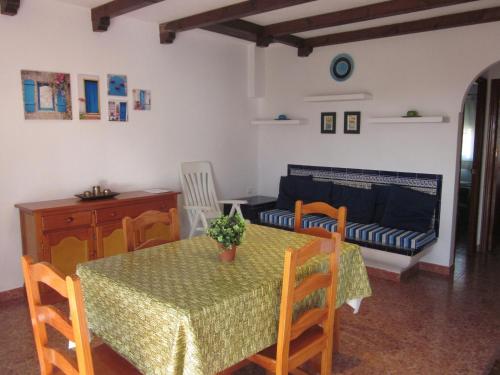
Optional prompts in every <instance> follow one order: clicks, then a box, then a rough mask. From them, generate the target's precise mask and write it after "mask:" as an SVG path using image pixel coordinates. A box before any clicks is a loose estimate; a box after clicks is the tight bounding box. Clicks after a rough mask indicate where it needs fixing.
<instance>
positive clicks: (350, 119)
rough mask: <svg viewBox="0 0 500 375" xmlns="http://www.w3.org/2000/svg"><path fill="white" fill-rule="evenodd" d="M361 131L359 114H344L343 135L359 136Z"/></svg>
mask: <svg viewBox="0 0 500 375" xmlns="http://www.w3.org/2000/svg"><path fill="white" fill-rule="evenodd" d="M360 130H361V112H344V133H345V134H359V133H360Z"/></svg>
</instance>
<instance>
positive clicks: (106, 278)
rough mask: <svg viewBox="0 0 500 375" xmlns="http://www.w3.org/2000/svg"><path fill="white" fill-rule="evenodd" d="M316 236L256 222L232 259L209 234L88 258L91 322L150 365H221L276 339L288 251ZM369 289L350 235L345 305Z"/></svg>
mask: <svg viewBox="0 0 500 375" xmlns="http://www.w3.org/2000/svg"><path fill="white" fill-rule="evenodd" d="M313 239H314V238H313V237H310V236H307V235H303V234H297V233H293V232H286V231H283V230H279V229H272V228H268V227H263V226H258V225H249V226H248V229H247V231H246V234H245V238H244V241H243V243H242V244H241V245H240V246H239V247H238V250H237V255H236V260H235V261H234V262H233V263H228V264H226V263H221V262H220V261H219V260H218V257H217V254H218V248H217V245H216V243H215V242H214V241H213V240H212V239H210V238H208V237H205V236H201V237H196V238H193V239H190V240H183V241H177V242H172V243H169V244H165V245H161V246H157V247H153V248H149V249H144V250H139V251H136V252H133V253H128V254H122V255H117V256H112V257H109V258H104V259H99V260H95V261H91V262H87V263H82V264H80V265H79V266H78V269H77V274H78V275H79V276H80V278H81V280H82V286H83V292H84V301H85V308H86V311H87V318H88V322H89V327H90V329H91V330H92V331H93V332H94V333H95V334H96V335H98V336H100V337H101V338H102V339H103V340H104V341H105V342H106V343H107V344H109V345H110V346H111V347H113V348H114V349H115V350H116V351H117V352H119V353H120V354H122V355H123V356H124V357H125V358H127V359H128V360H129V361H130V362H132V363H133V364H134V365H135V366H136V367H137V368H138V369H139V370H140V371H141V372H143V373H144V374H162V375H165V374H189V375H195V374H214V373H216V372H218V371H221V370H223V369H225V368H227V367H229V366H231V365H233V364H235V363H237V362H239V361H240V360H242V359H244V358H247V357H248V356H250V355H251V354H253V353H256V352H258V351H260V350H262V349H264V348H265V347H267V346H269V345H272V344H273V343H275V342H276V337H277V327H278V312H279V303H280V297H281V296H280V293H281V282H282V274H283V259H284V250H285V248H287V247H293V248H298V247H301V246H303V245H304V244H306V243H308V242H310V241H311V240H313ZM326 264H327V262H326V257H321V256H320V257H316V258H313V259H312V260H311V261H309V262H308V263H306V264H305V265H304V266H302V267H301V268H300V269H299V272H298V276H297V277H298V278H300V277H304V276H305V275H307V274H308V273H311V272H312V271H313V270H317V269H318V268H325V267H326ZM370 295H371V289H370V284H369V282H368V278H367V274H366V268H365V266H364V263H363V259H362V257H361V253H360V249H359V247H358V246H357V245H353V244H347V243H344V244H343V248H342V254H341V268H340V280H339V286H338V292H337V307H338V306H341V305H342V304H343V303H345V302H346V301H347V300H350V299H356V298H363V297H367V296H370ZM311 303H313V302H311Z"/></svg>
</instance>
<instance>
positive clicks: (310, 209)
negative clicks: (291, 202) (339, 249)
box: [294, 201, 347, 241]
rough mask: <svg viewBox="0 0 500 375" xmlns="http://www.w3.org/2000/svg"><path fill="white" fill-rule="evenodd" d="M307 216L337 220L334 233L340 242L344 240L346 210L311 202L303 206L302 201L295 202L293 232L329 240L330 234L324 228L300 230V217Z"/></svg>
mask: <svg viewBox="0 0 500 375" xmlns="http://www.w3.org/2000/svg"><path fill="white" fill-rule="evenodd" d="M307 214H322V215H326V216H329V217H331V218H332V219H335V220H337V230H336V232H337V233H339V234H340V238H341V240H342V241H344V239H345V225H346V221H347V208H345V207H343V206H342V207H339V208H335V207H332V206H330V205H329V204H327V203H324V202H313V203H309V204H303V203H302V201H296V202H295V224H294V231H295V232H299V233H306V234H310V235H312V236H317V237H324V238H330V237H331V236H332V234H331V232H329V231H327V230H326V229H324V228H319V227H315V228H302V216H303V215H307Z"/></svg>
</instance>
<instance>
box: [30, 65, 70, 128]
mask: <svg viewBox="0 0 500 375" xmlns="http://www.w3.org/2000/svg"><path fill="white" fill-rule="evenodd" d="M21 81H22V89H23V102H24V118H25V119H26V120H71V118H72V114H71V82H70V81H71V80H70V76H69V74H67V73H54V72H40V71H36V70H21Z"/></svg>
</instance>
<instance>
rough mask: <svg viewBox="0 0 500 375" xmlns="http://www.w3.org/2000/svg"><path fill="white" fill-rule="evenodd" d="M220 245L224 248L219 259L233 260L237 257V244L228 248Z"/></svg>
mask: <svg viewBox="0 0 500 375" xmlns="http://www.w3.org/2000/svg"><path fill="white" fill-rule="evenodd" d="M219 246H220V248H221V249H222V251H221V252H220V253H219V259H220V260H221V261H222V262H232V261H233V260H234V258H235V257H236V246H232V247H231V248H230V249H226V248H224V247H223V246H222V245H219Z"/></svg>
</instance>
